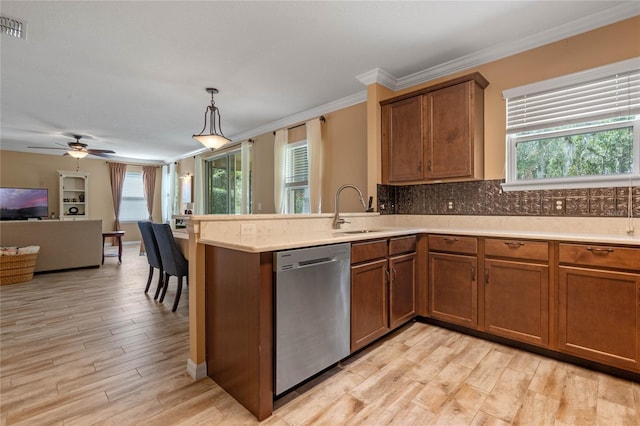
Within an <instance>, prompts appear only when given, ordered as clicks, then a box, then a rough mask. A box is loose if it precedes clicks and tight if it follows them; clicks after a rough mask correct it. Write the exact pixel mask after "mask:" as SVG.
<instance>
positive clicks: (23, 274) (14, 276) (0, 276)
mask: <svg viewBox="0 0 640 426" xmlns="http://www.w3.org/2000/svg"><path fill="white" fill-rule="evenodd" d="M37 259H38V253H29V254H16V255H15V256H0V285H4V284H15V283H23V282H25V281H31V280H32V279H33V270H34V269H35V267H36V260H37Z"/></svg>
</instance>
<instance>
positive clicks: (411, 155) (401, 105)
mask: <svg viewBox="0 0 640 426" xmlns="http://www.w3.org/2000/svg"><path fill="white" fill-rule="evenodd" d="M382 123H383V124H382V139H383V141H385V143H383V145H382V149H383V152H382V173H383V181H385V182H387V183H396V182H411V181H419V180H422V178H423V170H422V162H423V160H424V144H423V143H422V98H421V97H420V96H415V97H412V98H409V99H404V100H402V101H398V102H394V103H392V104H389V105H386V106H384V107H383V108H382Z"/></svg>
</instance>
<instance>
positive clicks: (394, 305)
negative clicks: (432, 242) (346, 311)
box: [351, 235, 416, 352]
mask: <svg viewBox="0 0 640 426" xmlns="http://www.w3.org/2000/svg"><path fill="white" fill-rule="evenodd" d="M415 250H416V237H415V235H412V236H409V237H397V238H390V239H388V240H387V239H384V240H374V241H365V242H361V243H354V244H352V246H351V262H352V266H351V351H352V352H354V351H357V350H358V349H361V348H363V347H365V346H366V345H368V344H369V343H371V342H373V341H375V340H377V339H378V338H380V337H382V336H384V335H385V334H387V333H388V332H389V331H391V330H393V329H394V328H396V327H399V326H400V325H402V324H404V323H405V322H407V321H408V320H410V319H411V318H413V317H415V316H416V253H415Z"/></svg>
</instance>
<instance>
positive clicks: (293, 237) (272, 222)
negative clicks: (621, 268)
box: [195, 215, 640, 253]
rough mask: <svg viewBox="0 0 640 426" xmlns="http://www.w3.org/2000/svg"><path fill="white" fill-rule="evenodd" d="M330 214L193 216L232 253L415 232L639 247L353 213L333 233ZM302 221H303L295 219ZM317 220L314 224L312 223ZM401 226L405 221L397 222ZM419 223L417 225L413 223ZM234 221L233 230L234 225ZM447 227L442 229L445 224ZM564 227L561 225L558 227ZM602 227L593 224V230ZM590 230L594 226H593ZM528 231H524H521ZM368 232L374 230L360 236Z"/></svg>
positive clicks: (206, 236) (607, 239)
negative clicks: (347, 220)
mask: <svg viewBox="0 0 640 426" xmlns="http://www.w3.org/2000/svg"><path fill="white" fill-rule="evenodd" d="M330 218H331V216H330V215H317V216H314V217H311V216H309V217H307V218H306V219H307V221H305V220H304V219H305V218H291V217H286V218H282V217H269V218H266V217H261V218H252V217H246V220H244V221H243V220H241V219H240V218H236V219H235V220H233V221H230V219H228V218H227V219H225V220H223V221H215V220H208V219H209V218H207V217H205V216H201V217H197V218H195V219H196V220H197V221H199V222H200V227H201V239H200V242H201V243H204V244H208V245H215V246H218V247H224V248H229V249H234V250H240V251H245V252H251V253H259V252H270V251H279V250H288V249H295V248H302V247H311V246H319V245H326V244H334V243H343V242H356V241H364V240H371V239H379V238H388V237H397V236H402V235H411V234H448V235H469V236H476V237H494V238H510V239H533V240H551V241H564V242H578V243H590V244H621V245H627V246H637V247H640V238H639V236H638V234H639V233H640V231H638V230H636V232H635V235H627V234H626V233H624V232H617V233H615V234H614V233H610V232H606V231H608V229H606V228H602V230H603V231H605V232H600V233H599V232H597V231H598V229H595V230H594V229H591V231H592V232H575V231H571V230H570V231H568V232H559V231H556V230H549V229H544V227H542V228H543V229H542V230H531V229H521V228H519V227H518V226H517V224H516V225H509V226H500V224H489V225H488V226H489V228H490V229H488V228H487V226H485V227H482V226H478V227H474V226H468V227H467V226H464V227H462V226H459V224H455V223H454V224H450V223H447V224H440V223H434V224H427V223H419V222H420V220H417V221H415V220H410V219H408V218H406V217H404V218H402V219H400V220H398V219H397V218H390V217H388V216H387V217H385V216H377V215H376V216H375V217H372V216H369V217H365V216H364V215H353V217H351V218H349V220H350V221H351V222H352V223H351V224H349V225H346V226H344V229H331V226H330ZM296 219H301V220H296ZM314 219H315V220H314ZM398 222H401V223H398ZM411 222H417V223H411ZM234 223H235V226H236V227H235V228H234V227H233V226H234V225H233V224H234ZM443 225H444V226H443ZM560 225H562V224H560ZM596 225H598V223H595V222H594V225H593V226H596ZM593 226H592V227H593ZM522 228H526V227H522ZM362 230H368V231H371V232H358V231H362Z"/></svg>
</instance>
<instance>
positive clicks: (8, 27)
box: [0, 16, 27, 39]
mask: <svg viewBox="0 0 640 426" xmlns="http://www.w3.org/2000/svg"><path fill="white" fill-rule="evenodd" d="M0 31H1V32H2V34H6V35H8V36H11V37H15V38H21V39H25V38H27V31H26V27H25V25H24V23H22V22H20V21H16V20H15V19H11V18H7V17H4V16H0Z"/></svg>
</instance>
